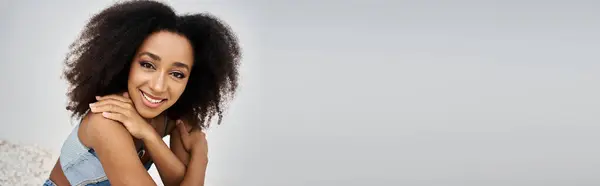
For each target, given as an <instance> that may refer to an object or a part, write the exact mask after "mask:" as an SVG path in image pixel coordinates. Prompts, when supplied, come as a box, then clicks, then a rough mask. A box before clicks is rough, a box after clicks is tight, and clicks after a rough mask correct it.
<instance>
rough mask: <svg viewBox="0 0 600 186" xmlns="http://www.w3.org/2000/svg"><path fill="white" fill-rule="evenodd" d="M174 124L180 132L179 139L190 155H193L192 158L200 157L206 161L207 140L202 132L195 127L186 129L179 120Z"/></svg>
mask: <svg viewBox="0 0 600 186" xmlns="http://www.w3.org/2000/svg"><path fill="white" fill-rule="evenodd" d="M176 124H177V128H178V129H179V133H180V134H181V137H180V140H181V143H182V144H183V148H184V149H185V150H186V151H187V152H188V153H190V156H193V157H192V158H201V159H202V160H203V161H206V162H208V142H207V141H206V135H205V134H204V132H202V130H200V129H198V128H195V127H194V128H192V129H191V130H188V127H187V126H186V125H185V124H184V123H183V121H181V120H177V122H176Z"/></svg>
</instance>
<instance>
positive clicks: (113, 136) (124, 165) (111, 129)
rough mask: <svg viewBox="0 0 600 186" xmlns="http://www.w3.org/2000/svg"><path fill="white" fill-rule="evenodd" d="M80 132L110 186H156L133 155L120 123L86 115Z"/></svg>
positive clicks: (131, 143)
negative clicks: (86, 117) (92, 151)
mask: <svg viewBox="0 0 600 186" xmlns="http://www.w3.org/2000/svg"><path fill="white" fill-rule="evenodd" d="M81 132H83V133H84V135H85V143H86V145H88V146H89V147H92V148H93V149H94V150H95V151H96V154H97V155H98V159H99V160H100V163H102V167H103V168H104V172H105V173H106V176H107V177H108V180H109V181H110V183H111V184H112V185H116V186H120V185H156V184H155V183H154V181H153V180H152V177H150V175H149V174H148V172H147V171H146V169H145V168H144V165H143V164H142V162H141V161H140V159H139V158H138V156H137V153H136V152H135V145H134V143H133V137H132V136H131V135H130V134H129V132H128V131H127V129H125V127H123V125H121V123H119V122H116V121H113V120H109V119H105V118H104V117H102V115H100V114H93V113H90V116H89V117H88V119H87V121H86V123H85V126H84V130H83V131H81Z"/></svg>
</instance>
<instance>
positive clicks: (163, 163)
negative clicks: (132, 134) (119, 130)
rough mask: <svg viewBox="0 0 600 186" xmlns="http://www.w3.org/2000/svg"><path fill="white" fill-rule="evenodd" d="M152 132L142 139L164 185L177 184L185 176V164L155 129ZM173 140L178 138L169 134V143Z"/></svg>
mask: <svg viewBox="0 0 600 186" xmlns="http://www.w3.org/2000/svg"><path fill="white" fill-rule="evenodd" d="M153 132H154V133H153V134H152V135H150V137H147V138H144V140H143V141H144V144H145V145H146V148H147V150H148V153H149V154H150V157H152V160H153V161H154V164H155V165H156V169H157V170H158V174H159V175H160V178H161V180H162V182H163V183H164V184H165V185H167V186H170V185H179V184H180V183H181V181H182V180H183V177H184V176H185V172H186V165H185V164H184V163H182V161H181V159H180V158H179V156H177V154H175V153H174V152H172V151H171V150H170V149H169V147H168V146H167V144H165V142H164V141H163V140H162V138H161V136H160V135H158V134H157V133H156V131H154V130H153ZM174 140H175V141H176V140H178V139H173V136H171V144H173V141H174ZM171 148H172V147H171ZM186 155H187V154H186Z"/></svg>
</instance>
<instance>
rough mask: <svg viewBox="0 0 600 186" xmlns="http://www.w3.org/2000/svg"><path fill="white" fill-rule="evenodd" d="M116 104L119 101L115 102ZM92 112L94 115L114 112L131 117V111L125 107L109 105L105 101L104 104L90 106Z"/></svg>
mask: <svg viewBox="0 0 600 186" xmlns="http://www.w3.org/2000/svg"><path fill="white" fill-rule="evenodd" d="M115 102H117V101H115ZM90 111H92V112H93V113H100V112H114V113H120V114H123V115H129V111H130V109H128V108H124V107H123V106H121V105H119V104H115V103H109V102H107V101H106V100H105V101H104V102H102V103H97V104H94V105H92V106H90Z"/></svg>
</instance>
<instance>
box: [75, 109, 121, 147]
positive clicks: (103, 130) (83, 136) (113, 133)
mask: <svg viewBox="0 0 600 186" xmlns="http://www.w3.org/2000/svg"><path fill="white" fill-rule="evenodd" d="M78 134H79V139H80V140H81V143H83V145H85V146H87V147H92V148H93V147H94V146H96V145H99V144H101V143H103V142H106V139H107V138H118V139H129V140H133V138H132V137H131V135H129V132H128V131H127V129H126V128H125V127H124V126H123V125H121V123H119V122H117V121H113V120H110V119H106V118H104V117H103V116H102V114H99V113H88V114H86V116H85V117H84V118H83V120H82V121H81V124H80V126H79V131H78Z"/></svg>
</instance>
